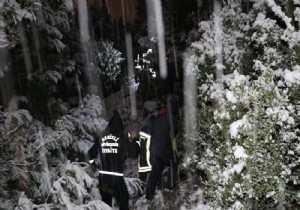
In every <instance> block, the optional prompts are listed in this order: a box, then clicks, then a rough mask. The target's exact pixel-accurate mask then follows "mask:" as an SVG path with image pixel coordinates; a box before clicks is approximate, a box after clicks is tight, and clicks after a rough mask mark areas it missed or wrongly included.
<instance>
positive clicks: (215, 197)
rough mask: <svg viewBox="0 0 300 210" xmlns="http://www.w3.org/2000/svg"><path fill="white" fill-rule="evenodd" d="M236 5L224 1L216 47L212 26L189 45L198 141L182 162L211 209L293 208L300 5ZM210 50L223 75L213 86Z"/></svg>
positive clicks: (296, 202) (205, 25)
mask: <svg viewBox="0 0 300 210" xmlns="http://www.w3.org/2000/svg"><path fill="white" fill-rule="evenodd" d="M243 4H244V1H242V0H232V1H224V4H223V7H222V10H221V13H220V14H219V15H220V18H221V21H222V26H223V27H222V28H223V29H222V46H217V45H216V42H215V40H214V37H215V35H216V34H215V33H218V32H220V30H214V27H215V25H214V22H213V20H209V21H203V22H201V23H200V24H199V26H200V28H199V29H200V33H201V39H200V40H199V41H197V42H194V43H192V50H193V52H194V55H193V56H194V57H195V58H196V62H195V65H196V66H195V67H196V68H198V69H199V74H198V75H199V77H198V81H199V103H198V107H199V116H198V117H199V121H198V122H199V125H198V127H199V137H198V140H197V142H196V143H197V151H196V153H195V155H194V156H192V157H189V158H188V159H187V164H188V166H193V167H189V168H193V170H196V171H197V172H199V173H201V174H202V175H201V177H199V180H200V181H201V184H202V185H203V186H204V189H205V190H204V194H205V197H206V199H207V201H208V202H209V203H210V207H211V209H228V210H229V209H231V210H233V209H236V210H237V209H243V210H248V209H253V210H254V209H270V210H271V209H279V208H285V209H298V208H299V207H300V194H299V172H300V171H299V169H300V167H299V164H300V163H299V155H300V153H299V152H300V151H299V145H300V138H299V116H300V115H299V114H300V106H299V105H300V104H299V99H300V98H299V94H296V95H295V93H296V92H297V91H298V90H299V87H300V86H299V85H300V83H299V82H300V81H299V72H300V71H299V59H298V57H299V38H298V37H299V36H298V33H299V32H298V28H299V27H298V21H299V20H298V19H299V18H298V12H297V11H298V10H299V7H298V6H299V3H297V1H288V2H286V1H273V0H267V1H256V0H253V1H251V3H250V4H249V8H247V9H245V8H244V7H243ZM214 15H215V14H214ZM214 15H213V16H212V18H213V17H214ZM217 47H222V48H223V51H222V56H223V61H224V62H223V63H222V66H221V67H222V68H223V69H224V73H225V75H224V76H223V78H222V80H221V81H218V82H217V81H215V79H214V78H215V76H214V69H215V68H216V64H215V60H216V56H217V55H216V51H215V49H216V48H217ZM218 65H219V64H218Z"/></svg>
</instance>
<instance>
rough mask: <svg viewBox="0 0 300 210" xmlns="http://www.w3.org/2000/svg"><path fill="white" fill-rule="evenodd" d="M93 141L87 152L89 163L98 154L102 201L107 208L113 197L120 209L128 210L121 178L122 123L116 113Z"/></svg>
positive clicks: (124, 138) (124, 139)
mask: <svg viewBox="0 0 300 210" xmlns="http://www.w3.org/2000/svg"><path fill="white" fill-rule="evenodd" d="M99 137H100V138H96V139H95V143H94V145H93V146H92V147H91V149H90V150H89V151H88V155H89V159H90V161H89V162H90V163H93V162H94V159H95V158H96V157H97V155H98V154H99V157H100V166H99V167H100V169H99V188H100V193H101V196H102V200H103V201H104V202H105V203H107V204H108V205H109V206H111V205H112V197H113V196H114V197H115V198H116V200H117V202H118V203H119V206H120V209H122V210H127V209H128V199H129V195H128V191H127V188H126V184H125V181H124V177H123V164H124V143H125V141H126V136H125V135H124V130H123V122H122V120H121V118H120V115H119V113H118V112H116V111H115V113H114V116H113V117H112V119H111V120H110V122H109V123H108V125H107V127H106V129H105V130H104V132H103V133H102V134H101V135H99Z"/></svg>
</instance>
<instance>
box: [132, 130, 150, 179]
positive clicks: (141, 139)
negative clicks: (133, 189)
mask: <svg viewBox="0 0 300 210" xmlns="http://www.w3.org/2000/svg"><path fill="white" fill-rule="evenodd" d="M146 132H147V126H144V127H143V128H142V130H141V131H140V132H139V133H137V130H136V128H132V129H130V130H129V133H128V136H129V138H130V139H131V140H132V141H133V142H136V143H138V145H139V146H140V149H139V160H138V161H139V164H138V172H139V178H140V179H141V180H142V181H144V182H145V181H146V179H147V176H148V172H150V171H151V169H152V166H151V163H150V144H151V136H150V135H149V134H148V133H146Z"/></svg>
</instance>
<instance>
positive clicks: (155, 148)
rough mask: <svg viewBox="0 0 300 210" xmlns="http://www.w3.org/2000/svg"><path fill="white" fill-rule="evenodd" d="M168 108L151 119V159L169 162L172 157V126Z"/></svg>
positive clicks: (159, 111)
mask: <svg viewBox="0 0 300 210" xmlns="http://www.w3.org/2000/svg"><path fill="white" fill-rule="evenodd" d="M168 120H169V118H168V114H167V110H166V108H162V109H160V110H158V113H157V115H153V116H151V117H150V119H149V128H148V129H149V133H150V136H151V159H152V158H155V157H159V158H160V159H162V160H169V159H170V158H171V157H172V144H171V138H170V126H169V122H168Z"/></svg>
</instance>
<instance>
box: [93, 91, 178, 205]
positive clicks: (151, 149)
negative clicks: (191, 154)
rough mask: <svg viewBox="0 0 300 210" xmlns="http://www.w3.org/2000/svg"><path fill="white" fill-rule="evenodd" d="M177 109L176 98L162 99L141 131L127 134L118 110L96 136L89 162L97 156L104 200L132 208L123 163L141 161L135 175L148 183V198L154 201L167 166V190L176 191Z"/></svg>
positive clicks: (134, 130) (135, 129)
mask: <svg viewBox="0 0 300 210" xmlns="http://www.w3.org/2000/svg"><path fill="white" fill-rule="evenodd" d="M177 113H178V107H177V106H176V101H175V100H174V98H173V97H170V96H169V97H167V99H165V100H161V101H160V103H158V106H157V107H156V108H155V109H154V110H153V111H152V112H151V113H150V114H149V115H148V117H147V118H146V120H145V122H146V123H145V125H142V126H141V128H136V127H132V128H130V129H129V130H127V131H125V129H124V125H123V122H122V119H121V117H120V115H119V114H118V112H117V111H115V112H114V115H113V117H112V118H111V120H110V121H109V123H108V125H107V127H106V129H105V130H104V131H103V132H101V133H98V134H96V135H95V143H94V145H93V146H92V147H91V148H90V150H89V151H88V156H89V162H90V163H94V162H95V159H96V158H97V157H98V160H97V161H98V162H99V164H98V166H97V167H98V169H99V189H100V194H101V196H102V200H103V201H104V202H105V203H106V204H108V205H110V206H112V197H115V199H116V201H117V202H118V205H119V208H120V209H121V210H126V209H129V207H128V202H129V195H128V191H127V187H126V184H125V181H124V176H125V174H124V161H125V160H126V159H128V158H130V159H132V160H135V161H137V162H138V167H137V169H136V174H138V177H139V178H140V179H141V180H142V181H143V182H145V186H146V199H147V200H152V199H153V197H154V195H155V190H156V187H157V185H158V182H159V181H160V178H161V176H162V172H163V170H164V169H165V168H166V167H169V170H168V179H167V188H168V189H173V188H174V186H175V177H176V171H177V162H178V161H177V154H176V152H177V151H176V146H175V136H176V130H177V129H176V120H177Z"/></svg>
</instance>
